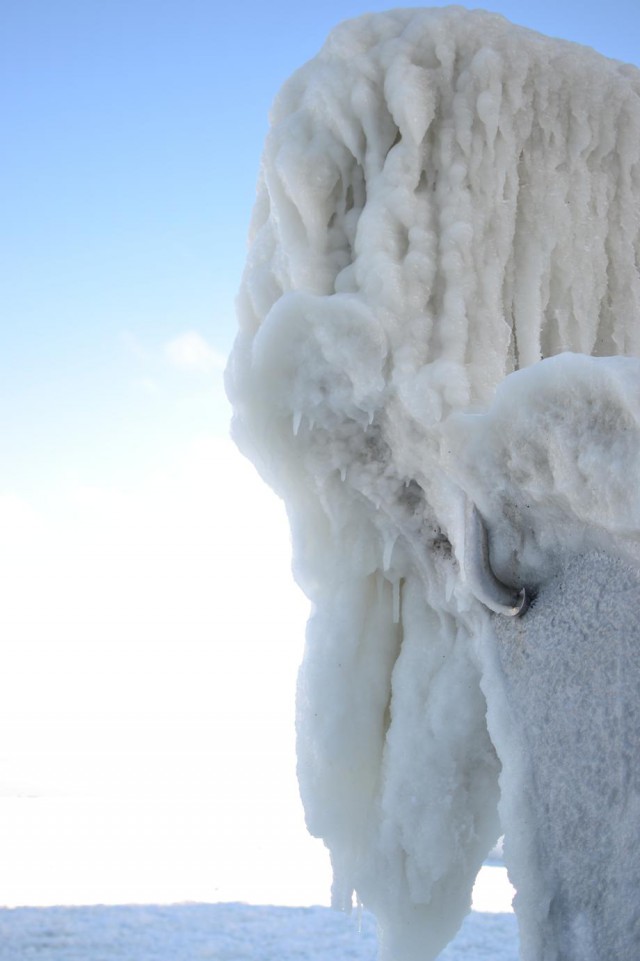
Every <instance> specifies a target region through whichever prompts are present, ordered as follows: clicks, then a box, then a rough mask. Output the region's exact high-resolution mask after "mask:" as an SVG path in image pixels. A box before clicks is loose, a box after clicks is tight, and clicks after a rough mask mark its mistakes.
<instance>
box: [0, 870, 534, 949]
mask: <svg viewBox="0 0 640 961" xmlns="http://www.w3.org/2000/svg"><path fill="white" fill-rule="evenodd" d="M483 875H484V878H483V881H482V882H481V884H480V887H481V888H483V896H484V897H485V899H488V900H487V903H489V904H494V905H495V904H496V903H497V902H496V900H495V899H494V900H493V901H491V900H490V890H491V889H492V888H493V889H494V892H495V891H498V892H499V891H500V884H501V883H502V884H504V883H505V882H504V868H503V867H500V866H485V868H483ZM496 882H497V883H496ZM507 904H508V901H507ZM376 955H377V938H376V925H375V920H374V918H373V917H372V915H370V914H367V913H363V914H362V916H361V917H358V915H357V914H355V913H354V915H352V916H351V917H347V916H346V915H344V914H340V913H338V912H337V911H332V910H331V909H329V908H326V907H306V908H301V907H296V908H291V907H273V906H269V907H267V906H262V905H247V904H173V905H109V906H108V905H100V906H93V907H91V906H84V907H49V908H33V907H22V908H2V909H0V961H17V959H20V961H31V959H37V961H201V959H205V958H209V959H215V961H328V959H331V961H347V959H350V961H374V959H375V957H376ZM517 957H518V941H517V931H516V921H515V917H514V915H513V914H512V913H508V912H506V911H505V912H500V913H496V912H492V911H490V910H488V911H482V912H481V911H473V912H472V913H471V914H470V915H469V916H468V917H467V919H466V920H465V922H464V924H463V925H462V928H461V929H460V931H459V933H458V936H457V937H456V939H455V940H454V941H453V942H452V943H451V944H450V945H449V946H448V947H447V948H446V949H445V951H444V952H443V954H442V955H441V958H442V961H516V959H517Z"/></svg>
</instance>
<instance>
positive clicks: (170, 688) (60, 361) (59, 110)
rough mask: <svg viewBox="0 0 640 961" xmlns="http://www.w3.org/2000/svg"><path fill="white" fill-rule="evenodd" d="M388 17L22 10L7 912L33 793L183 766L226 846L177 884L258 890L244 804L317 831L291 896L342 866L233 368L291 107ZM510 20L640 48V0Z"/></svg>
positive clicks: (149, 786) (301, 852) (1, 579)
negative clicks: (272, 144) (317, 56)
mask: <svg viewBox="0 0 640 961" xmlns="http://www.w3.org/2000/svg"><path fill="white" fill-rule="evenodd" d="M407 5H409V6H414V4H407ZM436 5H440V4H436ZM387 7H388V4H386V3H381V2H378V0H375V2H370V3H367V2H359V0H353V2H348V0H343V2H335V0H329V2H324V3H321V4H314V3H293V2H290V0H273V2H270V3H254V2H251V3H245V4H242V3H224V4H221V3H218V2H215V0H55V2H54V0H3V2H2V3H1V4H0V138H1V140H2V143H1V144H0V157H2V161H1V162H2V177H0V208H1V210H2V232H1V234H0V437H1V438H2V442H1V444H0V583H2V585H3V602H2V607H1V608H0V633H1V634H2V637H3V645H4V646H3V672H2V676H1V677H0V842H1V843H2V845H3V851H4V852H5V854H4V855H3V858H2V864H1V865H0V903H3V901H4V902H6V901H7V899H9V898H10V896H11V892H12V891H13V896H14V897H18V895H16V894H15V870H16V866H17V865H18V864H19V865H20V870H21V872H22V876H23V878H25V879H26V880H25V885H26V886H24V887H23V889H21V890H24V891H25V892H27V893H25V894H21V895H20V896H19V897H22V898H28V897H29V894H28V891H29V883H30V879H31V877H32V876H35V875H36V874H39V875H40V876H42V870H41V869H42V858H43V846H45V845H46V840H45V839H44V837H43V833H42V829H41V828H40V827H38V825H41V824H42V818H41V814H42V812H40V815H38V817H39V818H40V820H38V819H37V818H36V820H34V819H33V818H34V817H35V815H34V814H33V811H32V809H30V808H29V809H28V810H27V808H25V807H24V805H22V806H21V807H20V813H19V814H18V809H17V807H16V806H15V804H14V801H15V803H16V804H18V803H20V804H22V802H18V801H16V799H14V798H11V795H12V794H23V793H25V792H26V793H31V792H35V793H45V794H49V795H56V797H58V796H64V797H66V796H73V797H76V796H77V797H80V796H85V795H86V794H87V792H88V793H89V794H92V796H94V795H96V793H97V794H100V795H102V794H104V795H108V796H110V797H113V796H114V795H118V797H120V796H122V795H135V796H140V795H143V796H144V797H147V796H148V795H149V793H150V794H151V795H154V796H159V795H160V794H163V793H164V792H166V788H167V783H169V784H170V785H171V786H172V790H171V791H170V792H169V793H170V794H171V795H172V797H174V798H175V796H176V795H178V794H180V793H181V792H182V793H183V794H185V795H186V796H188V797H190V799H191V801H190V802H189V803H190V804H191V807H190V808H189V813H188V814H185V813H184V810H183V811H182V813H181V814H180V812H178V813H176V812H175V811H174V809H173V808H172V809H171V811H172V812H173V813H171V812H170V813H167V809H163V812H164V813H162V815H161V816H160V815H158V817H159V820H158V824H159V825H161V828H159V830H162V832H163V833H164V834H165V835H166V833H167V832H168V831H170V823H173V821H172V818H174V817H178V818H181V819H182V820H183V821H184V820H185V818H186V819H187V820H189V821H190V823H192V824H193V825H194V827H193V832H194V837H196V838H197V837H200V838H201V839H202V838H206V837H210V838H211V839H212V840H211V845H213V846H212V847H210V848H207V850H206V851H204V853H203V852H202V851H201V852H200V855H201V856H200V857H199V858H196V861H198V862H199V867H198V870H199V871H200V875H198V877H197V879H196V881H197V883H196V881H194V882H193V884H191V882H188V883H187V882H185V885H184V887H183V888H181V889H180V890H179V891H177V890H176V888H175V886H174V887H173V888H171V892H172V896H173V897H178V898H179V897H203V896H205V897H210V898H211V897H214V896H215V895H216V892H218V893H219V892H220V891H226V892H227V894H229V892H231V896H232V897H234V898H242V897H247V898H248V897H249V896H250V895H249V894H248V893H247V892H246V891H243V890H242V887H241V884H240V886H237V885H236V886H235V887H234V886H233V885H231V886H230V883H227V886H226V887H225V883H226V882H225V880H224V877H222V876H220V875H219V873H218V874H216V875H215V877H214V876H213V875H211V876H206V877H205V876H201V875H202V872H203V871H205V874H206V870H205V869H206V868H207V865H214V864H215V865H216V871H218V872H220V871H223V867H224V866H223V867H221V866H220V865H221V864H222V862H223V861H224V859H222V860H221V859H220V857H219V852H218V854H216V851H217V850H218V849H217V848H216V847H215V845H216V844H217V843H218V840H219V839H218V840H216V839H215V838H213V834H215V827H216V825H219V824H220V823H224V825H225V826H224V833H225V836H227V837H234V836H236V837H242V839H243V844H244V848H243V851H244V852H245V854H244V855H243V856H246V857H249V856H250V854H249V853H248V852H250V851H253V852H254V858H255V852H256V851H258V852H260V850H261V848H260V845H261V844H262V845H264V844H266V843H267V841H265V838H267V840H268V839H269V838H270V839H271V840H270V841H269V840H268V843H272V842H273V843H275V841H273V839H274V838H277V837H278V835H279V832H285V831H286V829H287V826H288V825H294V828H292V830H293V832H294V833H293V835H292V838H293V840H291V845H292V846H291V847H290V849H289V850H293V849H294V848H295V850H296V851H297V852H298V855H297V857H298V861H297V862H296V864H297V867H296V866H294V861H293V860H292V861H291V865H292V866H291V868H290V874H289V880H290V882H291V881H292V879H293V883H292V884H290V885H289V888H288V889H287V890H291V889H292V888H295V886H296V884H298V886H299V873H297V872H299V871H300V870H301V867H300V866H301V865H304V864H309V863H310V861H311V860H312V858H313V857H316V854H314V853H313V852H312V851H311V849H310V848H305V847H304V844H305V843H306V842H304V841H303V833H304V832H303V828H302V819H301V816H300V813H299V807H296V805H297V800H296V796H295V784H294V781H293V770H294V760H293V747H292V744H293V736H292V717H293V690H294V684H295V669H296V665H297V663H298V661H299V659H300V655H301V645H302V640H301V639H302V634H303V624H304V618H305V615H306V607H305V605H304V602H303V601H302V600H301V597H300V595H299V593H298V592H296V591H295V590H294V588H293V587H292V586H291V582H290V575H289V571H288V567H289V558H288V543H287V535H286V528H285V521H284V516H283V514H282V512H278V505H277V504H276V503H275V499H273V498H270V496H269V495H268V493H267V492H266V491H263V490H262V488H261V486H260V484H259V482H258V481H257V479H256V478H255V476H254V475H253V473H252V471H251V469H250V468H249V467H248V466H247V465H246V464H244V463H243V462H241V461H240V459H239V457H236V455H234V454H233V452H232V450H231V447H230V445H229V443H228V442H227V441H226V440H224V436H225V434H226V431H227V425H228V417H229V411H228V406H227V404H226V401H225V399H224V394H223V388H222V367H223V364H224V357H225V356H226V354H227V353H228V351H229V349H230V346H231V343H232V340H233V336H234V328H235V321H234V306H233V305H234V298H235V293H236V289H237V287H238V284H239V281H240V275H241V271H242V266H243V261H244V256H245V237H246V233H247V227H248V222H249V217H250V212H251V207H252V203H253V197H254V192H255V181H256V176H257V171H258V164H259V158H260V153H261V149H262V142H263V139H264V136H265V133H266V130H267V116H268V111H269V106H270V103H271V101H272V99H273V97H274V95H275V94H276V92H277V90H278V88H279V87H280V85H281V83H282V82H283V81H284V80H285V79H286V77H287V76H288V75H290V73H291V72H292V71H293V70H294V69H295V68H296V67H298V66H299V65H301V64H302V63H303V62H304V61H305V60H307V59H308V58H309V57H311V56H313V54H314V53H315V52H316V51H317V50H318V49H319V47H320V46H321V44H322V43H323V41H324V39H325V37H326V35H327V33H328V32H329V30H330V29H331V27H332V26H334V25H335V24H336V23H338V22H339V21H341V20H344V19H346V18H348V17H352V16H356V15H358V14H360V13H363V12H366V11H367V10H382V9H386V8H387ZM491 9H493V10H494V11H497V12H500V13H503V14H505V15H506V16H508V17H509V18H510V19H512V20H513V21H515V22H517V23H521V24H524V25H527V26H530V27H532V28H534V29H537V30H540V31H541V32H543V33H547V34H551V35H555V36H562V37H565V38H566V39H572V40H576V41H578V42H581V43H585V44H588V45H591V46H594V47H596V48H597V49H598V50H600V51H601V52H603V53H605V54H606V55H608V56H612V57H615V58H618V59H622V60H629V61H635V62H636V63H637V62H638V61H639V59H640V54H639V51H638V37H639V36H640V29H639V27H640V8H639V7H638V3H637V0H611V2H610V3H608V4H606V5H604V4H602V3H600V2H598V3H593V2H589V0H586V2H585V0H583V2H577V0H565V2H563V3H558V2H533V0H531V2H528V3H525V2H518V0H512V2H506V0H505V2H500V3H494V4H492V5H491ZM229 731H233V738H231V737H230V736H229V734H228V732H229ZM185 758H186V759H187V760H185ZM189 758H191V762H189V763H187V762H188V759H189ZM189 764H191V766H189ZM254 769H255V771H257V772H258V773H257V774H256V775H255V777H254V776H253V775H252V774H251V773H250V772H252V771H254ZM260 771H262V774H260V773H259V772H260ZM265 771H266V774H265ZM276 771H278V772H280V774H281V777H280V775H278V776H275V775H274V772H276ZM172 772H173V773H172ZM207 772H208V773H207ZM248 772H249V773H248ZM283 772H284V773H283ZM286 772H289V774H288V775H287V774H286ZM285 782H286V787H285ZM220 784H224V785H225V788H224V791H222V792H221V790H220ZM285 794H286V798H285ZM3 795H4V797H5V801H6V803H5V801H3V800H2V797H3ZM196 795H197V796H198V797H199V798H201V799H202V806H201V809H199V813H197V814H196V813H194V809H193V798H194V796H196ZM25 803H26V802H25ZM60 803H62V802H60ZM92 803H93V802H92ZM172 803H173V802H172ZM176 803H177V802H176ZM252 803H254V804H255V805H259V807H255V806H254V807H251V804H252ZM3 804H4V806H3ZM221 804H222V807H221V808H220V805H221ZM6 805H9V807H7V806H6ZM216 805H218V807H216ZM70 810H71V809H68V808H65V809H64V812H62V808H56V812H57V813H51V812H49V814H48V815H47V817H49V818H50V824H51V830H50V834H51V837H52V838H54V837H56V836H57V837H58V839H60V837H64V838H65V839H66V840H65V844H64V849H65V858H66V859H67V862H68V864H70V865H72V866H73V863H75V862H73V857H75V856H76V855H77V857H78V858H80V859H81V857H82V850H83V845H81V844H80V845H78V844H75V846H74V833H73V832H74V830H75V827H74V826H75V825H77V824H79V823H80V822H81V821H82V823H83V824H84V828H83V830H85V833H87V832H88V833H89V834H91V835H92V836H93V837H95V836H96V834H97V833H100V832H102V833H104V828H105V824H107V823H108V824H110V825H111V829H110V830H111V834H110V835H109V836H114V837H115V836H117V835H118V836H123V837H124V836H126V831H127V830H129V831H130V832H132V834H135V833H136V831H137V830H138V828H139V826H140V824H141V823H142V821H144V823H145V824H146V825H148V824H150V823H151V822H150V815H149V810H148V806H145V805H143V808H142V809H141V810H140V811H139V812H138V814H132V813H131V811H132V810H133V809H131V810H130V811H129V812H128V813H127V814H126V817H125V814H123V810H124V809H123V808H122V807H120V808H118V809H117V810H116V808H114V807H113V805H112V807H111V808H109V809H108V812H107V813H105V810H106V809H101V811H100V812H99V813H96V809H95V808H91V809H89V808H84V809H83V810H84V814H83V815H82V816H81V814H80V811H79V809H78V808H74V809H73V811H71V813H70ZM29 811H31V813H29ZM231 811H232V812H233V813H234V816H235V817H236V818H238V819H239V820H237V822H236V823H232V822H231V821H229V819H228V815H229V812H231ZM265 811H268V812H270V813H269V817H268V818H267V816H266V814H265ZM292 811H293V812H294V813H291V812H292ZM25 812H27V813H25ZM61 812H62V813H61ZM118 812H119V813H118ZM216 812H217V813H216ZM225 812H226V813H225ZM30 818H31V820H30ZM83 818H84V821H83V820H82V819H83ZM123 818H124V820H123ZM163 818H164V820H162V819H163ZM225 818H226V820H225ZM265 818H266V820H265ZM61 819H62V820H61ZM141 819H142V820H141ZM125 822H126V825H128V827H126V828H125V827H123V825H125ZM48 823H49V822H48ZM251 825H254V827H255V831H254V833H252V827H251ZM36 829H37V830H36ZM150 830H151V829H149V831H150ZM34 831H35V834H37V836H38V838H39V841H38V844H39V851H34V850H33V849H32V847H29V841H28V839H29V838H30V837H32V836H35V834H34ZM65 831H66V832H67V834H65V833H64V832H65ZM2 832H4V834H3V833H2ZM21 832H22V833H21ZM38 832H39V833H38ZM61 832H62V833H61ZM123 832H124V834H123ZM256 832H258V833H256ZM295 832H297V834H296V833H295ZM107 833H108V832H107ZM10 839H13V840H11V844H10V850H11V856H8V855H7V854H6V852H7V850H9V848H8V847H7V845H8V844H9V842H10ZM76 840H77V838H76ZM214 842H215V843H214ZM52 843H53V842H52ZM149 845H150V847H149V849H148V852H147V853H149V852H150V851H151V850H152V848H153V845H155V848H156V849H157V844H156V842H155V838H154V837H153V832H151V834H150V841H149ZM196 848H197V844H196ZM51 850H52V851H53V850H54V849H53V848H52V849H51ZM270 850H271V855H272V857H271V860H269V858H268V857H267V855H266V854H265V859H264V864H263V866H265V865H266V867H265V878H267V879H268V877H270V876H271V874H272V873H273V872H272V871H271V868H270V867H269V866H270V865H271V866H272V865H273V863H274V862H273V857H276V858H277V859H278V862H279V863H280V862H282V864H285V863H287V858H286V856H285V854H286V852H285V853H283V848H282V846H280V847H279V848H277V849H275V848H273V849H270ZM315 850H316V849H314V851H315ZM207 851H209V854H207ZM274 851H275V855H274ZM73 852H75V854H74V853H73ZM51 857H52V858H53V859H54V860H53V861H52V864H54V865H55V854H52V855H51ZM150 857H151V855H150ZM292 857H293V856H292ZM156 858H157V854H156ZM229 858H230V860H229V865H231V864H232V862H234V864H233V867H234V870H235V872H236V875H237V873H238V868H239V867H240V874H242V873H243V871H242V864H241V857H240V856H239V855H238V852H237V850H236V851H235V853H234V852H233V851H232V852H231V853H230V854H229ZM144 860H145V858H144V857H142V856H141V857H139V858H138V860H137V862H136V863H139V864H142V863H143V862H144ZM294 860H295V859H294ZM96 863H97V861H96V858H95V857H93V858H92V861H91V864H93V865H94V868H95V864H96ZM149 863H151V864H152V865H153V864H155V862H153V858H151V860H150V861H149ZM323 863H324V862H323ZM77 864H78V865H80V867H78V870H79V871H82V872H85V874H86V876H87V877H88V876H89V873H90V871H91V870H92V868H91V864H90V863H89V862H88V861H86V862H82V863H81V861H78V862H77ZM120 864H121V870H122V858H120ZM203 865H204V867H203ZM156 868H157V870H156ZM70 870H71V868H70ZM154 870H156V873H158V872H160V871H161V868H160V867H158V866H157V865H156V867H155V868H154ZM164 870H165V871H168V875H167V878H168V883H169V881H170V880H171V877H170V876H172V872H171V865H170V864H169V865H168V866H167V865H166V864H165V866H164ZM194 870H195V869H194ZM211 870H213V868H212V869H211ZM224 870H226V868H225V869H224ZM302 870H304V867H302ZM124 871H125V874H127V873H128V874H129V875H130V874H131V866H129V867H128V868H127V867H126V866H125V868H124ZM184 871H185V872H186V874H185V877H187V875H188V869H187V868H186V867H185V868H184ZM223 873H224V871H223ZM244 873H246V872H244ZM250 873H251V874H252V875H256V865H255V863H253V864H252V867H251V872H250ZM195 877H196V876H195V875H194V878H195ZM296 878H298V881H296ZM94 880H95V883H96V887H95V891H96V892H97V893H96V897H97V898H98V899H100V898H103V899H104V898H106V897H108V896H111V895H108V894H105V889H104V888H100V879H99V878H95V879H94ZM156 880H158V878H156ZM241 880H242V879H241V878H240V881H241ZM121 881H122V877H121V878H120V880H118V878H117V877H116V878H115V880H114V881H113V885H114V886H113V892H114V893H113V897H115V898H116V899H117V898H118V897H120V898H122V897H123V896H124V895H123V894H122V891H123V890H124V889H123V888H122V887H118V884H119V883H120V882H121ZM59 883H61V882H60V878H59V872H58V871H57V870H53V869H52V871H51V886H50V887H49V888H47V889H46V891H44V893H43V892H42V891H41V892H40V893H39V894H38V895H37V896H38V897H40V898H41V899H42V900H44V901H46V900H51V899H54V900H55V899H56V897H58V898H70V897H75V896H77V893H76V895H73V894H70V893H69V891H71V890H75V891H76V892H77V887H76V888H75V889H74V888H73V886H72V888H69V889H65V891H66V893H65V891H63V890H62V889H61V888H59V887H58V888H56V884H59ZM145 883H146V882H145V880H144V879H143V878H141V879H140V885H139V886H138V887H137V888H136V887H135V885H134V888H133V890H134V892H135V893H134V895H132V896H135V897H137V898H138V899H140V898H144V892H145V891H147V890H148V889H147V888H145V887H144V885H145ZM172 883H173V882H172ZM265 883H266V882H265ZM323 883H324V882H323ZM190 885H191V886H190ZM109 890H111V889H109ZM129 890H131V888H127V891H129ZM154 890H155V889H154ZM261 890H262V893H261V894H260V895H256V897H258V896H259V897H260V898H262V899H264V898H265V894H264V890H266V889H265V888H263V889H261ZM283 890H284V889H283ZM323 890H324V888H323ZM203 891H204V892H205V894H204V895H203V893H202V892H203ZM56 892H57V894H56ZM119 892H120V893H119ZM141 892H142V893H141ZM154 896H155V895H154ZM276 896H279V897H285V895H283V894H281V895H275V894H274V895H273V897H274V898H275V897H276ZM34 897H35V895H34ZM314 897H316V898H317V897H318V896H317V895H314Z"/></svg>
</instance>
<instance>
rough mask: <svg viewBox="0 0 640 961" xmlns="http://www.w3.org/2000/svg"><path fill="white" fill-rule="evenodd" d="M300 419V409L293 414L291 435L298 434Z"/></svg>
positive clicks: (295, 435)
mask: <svg viewBox="0 0 640 961" xmlns="http://www.w3.org/2000/svg"><path fill="white" fill-rule="evenodd" d="M301 421H302V411H300V410H296V411H294V414H293V436H294V437H297V436H298V431H299V430H300V423H301Z"/></svg>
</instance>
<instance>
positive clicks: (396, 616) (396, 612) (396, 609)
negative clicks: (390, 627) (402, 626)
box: [392, 577, 400, 624]
mask: <svg viewBox="0 0 640 961" xmlns="http://www.w3.org/2000/svg"><path fill="white" fill-rule="evenodd" d="M392 587H393V623H394V624H399V623H400V578H399V577H398V578H396V580H394V581H392Z"/></svg>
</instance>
